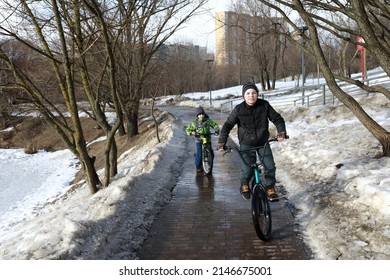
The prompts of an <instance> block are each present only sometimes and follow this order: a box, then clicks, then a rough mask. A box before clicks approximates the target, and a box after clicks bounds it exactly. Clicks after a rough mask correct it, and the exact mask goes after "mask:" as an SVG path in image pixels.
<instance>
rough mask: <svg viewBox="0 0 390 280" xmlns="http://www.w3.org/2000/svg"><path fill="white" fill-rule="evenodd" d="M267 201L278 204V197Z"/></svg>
mask: <svg viewBox="0 0 390 280" xmlns="http://www.w3.org/2000/svg"><path fill="white" fill-rule="evenodd" d="M268 201H269V202H278V201H279V197H268Z"/></svg>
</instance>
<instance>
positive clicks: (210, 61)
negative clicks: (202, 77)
mask: <svg viewBox="0 0 390 280" xmlns="http://www.w3.org/2000/svg"><path fill="white" fill-rule="evenodd" d="M206 62H207V67H208V68H209V79H208V87H209V92H210V105H212V98H211V64H212V63H213V62H214V60H213V59H206Z"/></svg>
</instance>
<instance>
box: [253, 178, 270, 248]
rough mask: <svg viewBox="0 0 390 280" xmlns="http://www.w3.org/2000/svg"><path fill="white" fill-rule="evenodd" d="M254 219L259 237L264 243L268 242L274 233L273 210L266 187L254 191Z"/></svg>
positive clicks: (255, 187)
mask: <svg viewBox="0 0 390 280" xmlns="http://www.w3.org/2000/svg"><path fill="white" fill-rule="evenodd" d="M252 219H253V225H254V227H255V230H256V233H257V236H258V237H259V238H260V239H261V240H263V241H268V240H269V239H270V238H271V232H272V218H271V208H270V205H269V202H268V198H267V195H266V193H265V191H264V187H262V186H259V185H257V186H254V189H253V195H252Z"/></svg>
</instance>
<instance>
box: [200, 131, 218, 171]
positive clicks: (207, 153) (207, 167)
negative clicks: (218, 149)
mask: <svg viewBox="0 0 390 280" xmlns="http://www.w3.org/2000/svg"><path fill="white" fill-rule="evenodd" d="M209 135H218V133H209V134H207V135H205V134H199V133H196V134H195V137H196V138H200V139H201V141H202V167H203V172H204V173H205V174H206V175H210V174H211V172H212V171H213V163H214V153H213V150H212V148H211V142H209V141H208V140H207V138H208V137H207V136H209Z"/></svg>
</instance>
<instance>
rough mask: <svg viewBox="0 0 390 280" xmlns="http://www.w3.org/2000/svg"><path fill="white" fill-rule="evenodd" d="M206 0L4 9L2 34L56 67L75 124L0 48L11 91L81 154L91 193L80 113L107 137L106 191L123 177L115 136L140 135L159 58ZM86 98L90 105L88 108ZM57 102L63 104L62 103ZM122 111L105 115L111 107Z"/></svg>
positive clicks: (74, 0)
mask: <svg viewBox="0 0 390 280" xmlns="http://www.w3.org/2000/svg"><path fill="white" fill-rule="evenodd" d="M205 2H206V1H205V0H203V1H197V2H196V3H193V1H191V3H190V1H183V0H181V1H179V0H171V1H157V0H153V1H123V0H117V1H97V0H69V1H59V0H43V1H33V0H20V1H16V0H6V1H4V4H3V6H2V7H3V9H2V10H1V11H0V19H1V20H2V22H1V24H0V34H1V35H3V36H5V38H10V39H14V40H16V41H18V42H21V43H22V44H24V45H25V46H26V47H28V48H29V49H31V50H32V51H34V52H35V54H36V56H37V57H39V59H40V61H41V62H42V63H46V64H47V65H50V66H51V73H50V77H54V78H55V81H56V83H55V85H56V90H57V91H58V92H60V93H61V96H62V100H61V102H62V103H64V104H65V105H66V108H67V111H68V112H69V114H70V122H69V120H68V119H67V118H66V117H65V114H66V113H67V112H62V111H61V110H60V109H59V108H58V106H57V104H56V103H54V102H53V98H52V95H51V92H48V90H47V89H48V88H47V86H45V83H42V81H41V80H40V81H38V80H37V79H36V78H37V75H34V73H33V72H34V71H29V69H26V68H23V67H18V65H17V64H15V63H14V62H15V60H14V57H12V56H11V55H10V52H9V50H7V49H5V48H4V47H3V46H4V45H3V46H0V59H2V60H3V62H4V63H5V64H6V65H7V71H9V72H10V73H12V74H13V76H14V80H13V82H12V84H10V83H9V82H7V84H6V85H5V86H7V87H8V88H19V89H22V90H23V91H24V92H25V93H27V94H28V96H29V97H30V101H32V102H33V103H34V104H35V106H36V108H37V109H38V110H39V111H40V112H41V114H42V115H43V116H44V117H45V119H46V120H47V122H48V123H49V124H50V125H51V126H52V127H54V128H55V129H56V130H57V132H58V133H59V134H60V135H61V137H62V140H63V141H64V142H65V143H66V145H67V147H68V148H69V149H70V150H71V151H72V152H73V153H74V154H75V155H76V156H77V157H78V159H79V160H80V162H81V163H82V166H83V169H84V171H85V173H86V175H87V178H88V183H89V187H90V190H91V193H95V192H96V191H98V185H100V184H101V183H100V178H99V177H98V175H97V172H96V170H95V167H94V162H95V157H94V156H90V155H89V154H88V149H87V143H86V141H85V137H84V133H83V128H82V125H81V121H80V117H79V110H83V111H85V112H87V113H88V114H89V115H90V116H91V117H93V118H94V119H95V120H96V122H97V124H98V126H100V127H101V128H102V129H103V130H104V132H105V134H106V148H105V151H104V154H105V178H104V183H103V185H104V186H107V185H108V184H109V181H110V178H111V177H112V176H114V175H115V174H116V173H117V147H116V142H115V135H116V132H117V131H118V130H120V129H121V128H123V119H124V116H125V120H126V121H127V123H128V133H129V135H130V136H132V135H134V134H137V133H138V127H137V118H138V108H139V101H140V99H141V98H142V96H143V84H144V81H145V80H146V78H147V76H148V73H149V72H148V71H150V69H151V68H152V66H153V63H152V62H153V57H154V55H155V54H156V52H157V50H158V49H159V48H160V47H161V46H162V45H163V43H164V42H165V41H166V40H167V39H168V38H169V37H170V36H172V35H173V34H174V32H175V31H176V30H177V29H178V28H179V27H180V26H181V25H182V24H183V23H184V22H186V21H187V20H188V19H189V18H190V17H191V16H193V15H195V14H196V11H197V10H198V9H199V8H200V7H201V6H202V5H203V4H204V3H205ZM30 70H31V69H30ZM80 97H81V98H82V99H86V100H87V101H88V103H89V106H88V108H82V107H81V106H80V104H79V103H78V102H77V101H78V100H79V99H80ZM57 101H58V100H57ZM107 104H110V105H111V107H112V108H113V109H114V112H115V114H116V120H115V123H110V122H109V121H108V119H107V117H106V114H105V109H106V105H107Z"/></svg>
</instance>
